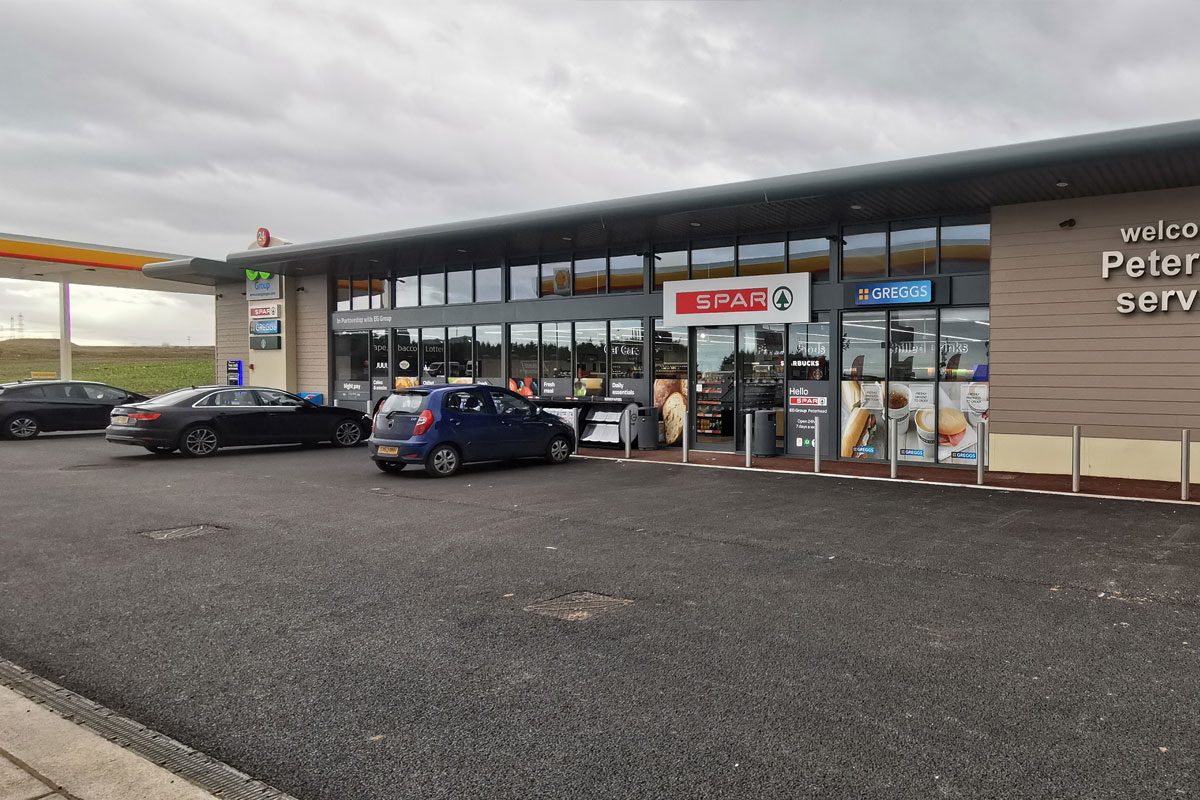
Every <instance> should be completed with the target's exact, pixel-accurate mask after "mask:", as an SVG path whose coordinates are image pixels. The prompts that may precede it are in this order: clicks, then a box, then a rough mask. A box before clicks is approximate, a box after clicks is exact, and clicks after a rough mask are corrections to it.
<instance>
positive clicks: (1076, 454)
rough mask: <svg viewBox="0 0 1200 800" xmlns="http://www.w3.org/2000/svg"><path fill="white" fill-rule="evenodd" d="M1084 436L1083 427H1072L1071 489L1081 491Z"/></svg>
mask: <svg viewBox="0 0 1200 800" xmlns="http://www.w3.org/2000/svg"><path fill="white" fill-rule="evenodd" d="M1082 440H1083V436H1082V434H1081V428H1080V427H1079V426H1078V425H1075V426H1074V427H1072V428H1071V491H1072V492H1078V491H1079V462H1080V451H1081V449H1082Z"/></svg>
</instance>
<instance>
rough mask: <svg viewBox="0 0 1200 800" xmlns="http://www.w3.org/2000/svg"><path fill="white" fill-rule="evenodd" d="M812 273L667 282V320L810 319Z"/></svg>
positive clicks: (710, 322)
mask: <svg viewBox="0 0 1200 800" xmlns="http://www.w3.org/2000/svg"><path fill="white" fill-rule="evenodd" d="M810 281H811V276H810V275H809V274H808V273H798V274H795V275H756V276H747V277H744V278H715V279H712V280H699V281H670V282H668V283H666V284H664V285H663V322H664V324H666V325H669V326H672V327H685V326H688V325H756V324H760V323H767V322H809V321H810V320H811V313H812V299H811V292H810V288H811V287H810Z"/></svg>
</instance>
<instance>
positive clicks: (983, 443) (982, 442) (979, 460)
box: [975, 419, 987, 486]
mask: <svg viewBox="0 0 1200 800" xmlns="http://www.w3.org/2000/svg"><path fill="white" fill-rule="evenodd" d="M978 436H979V438H978V439H977V440H976V442H975V483H976V484H977V485H979V486H983V457H984V454H985V453H987V420H986V419H984V420H980V421H979V432H978Z"/></svg>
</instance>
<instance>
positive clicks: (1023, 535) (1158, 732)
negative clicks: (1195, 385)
mask: <svg viewBox="0 0 1200 800" xmlns="http://www.w3.org/2000/svg"><path fill="white" fill-rule="evenodd" d="M0 474H2V475H3V479H2V480H0V509H3V518H2V521H0V656H3V657H6V658H9V659H12V660H13V661H16V662H18V663H20V664H22V665H23V666H26V667H29V668H30V669H33V670H35V671H36V672H39V673H40V674H42V675H44V676H46V677H48V678H50V679H52V680H55V681H57V682H59V683H61V684H63V685H65V686H67V687H69V688H71V689H73V690H75V691H78V692H80V693H82V694H85V695H87V696H88V697H90V698H92V699H94V700H96V701H98V702H101V703H103V704H105V705H108V706H110V707H111V708H113V709H114V710H116V711H118V712H120V713H122V714H126V715H128V716H131V717H133V718H135V719H137V720H139V721H141V722H143V723H145V724H146V725H149V726H152V727H154V728H157V729H159V730H161V731H163V732H164V733H166V734H168V735H170V736H173V737H175V738H177V739H180V740H181V741H184V742H185V743H187V744H189V745H192V746H194V747H197V748H200V749H202V750H204V751H206V752H208V753H210V754H211V755H213V756H216V757H218V758H221V759H223V760H225V761H227V762H229V763H230V764H232V765H234V766H236V767H238V768H239V769H242V770H245V771H247V772H249V773H250V774H251V775H254V776H255V777H258V778H261V779H262V780H265V781H267V782H268V783H271V784H274V785H276V786H278V787H280V788H281V789H284V790H286V791H289V792H291V793H293V794H295V795H297V796H298V797H301V798H330V799H332V798H339V799H341V798H348V797H355V798H393V797H424V798H428V797H445V798H464V797H480V798H483V797H487V798H510V797H511V798H531V797H562V798H613V797H668V796H670V797H689V798H692V797H730V798H732V797H739V798H740V797H780V798H783V797H789V798H794V797H854V798H863V797H871V798H876V797H879V798H890V797H896V798H901V797H904V798H907V797H924V796H929V797H972V798H978V797H1033V796H1038V797H1044V796H1055V797H1088V798H1129V797H1178V796H1192V793H1194V792H1195V791H1196V787H1197V785H1198V783H1200V778H1198V765H1197V757H1196V748H1197V736H1196V731H1197V730H1200V699H1198V698H1200V630H1198V626H1197V623H1198V622H1200V511H1197V510H1194V509H1192V508H1187V507H1181V506H1173V505H1165V504H1150V503H1138V502H1127V501H1097V500H1088V499H1083V498H1071V497H1052V496H1038V495H1028V494H1018V493H1005V492H1002V491H996V492H990V491H977V490H971V489H959V488H949V487H929V486H915V485H911V484H904V485H889V484H886V483H881V482H868V481H854V480H850V479H835V478H820V477H814V476H803V475H779V474H774V473H745V472H738V471H726V470H716V469H700V468H687V467H679V466H665V465H661V464H645V463H618V462H607V461H585V460H573V461H572V462H571V463H570V464H567V465H565V466H561V467H553V466H549V465H541V464H530V465H527V466H526V465H523V466H516V467H512V466H483V467H474V468H469V469H467V470H465V471H464V472H463V473H462V474H461V475H460V476H458V477H456V478H453V479H449V480H434V479H430V478H427V477H425V476H424V475H423V474H419V473H410V472H407V471H406V472H404V473H401V474H400V475H396V476H389V475H384V474H381V473H379V472H378V471H377V470H375V469H374V467H373V466H371V465H370V464H369V463H368V462H367V458H366V454H365V452H364V451H363V450H362V449H356V450H351V451H339V450H332V449H324V448H322V449H313V450H302V449H296V448H280V449H264V450H253V451H240V452H230V453H227V454H222V455H220V456H218V457H216V458H212V459H207V460H202V461H193V460H188V459H184V458H182V457H178V456H176V457H167V458H160V457H155V456H152V455H149V454H146V453H143V452H142V451H141V450H136V449H134V448H126V447H119V446H115V445H108V444H106V443H105V442H104V441H103V439H102V438H100V437H97V436H70V437H47V438H45V439H39V440H36V441H33V442H28V443H9V442H0ZM194 525H209V526H214V527H213V528H211V529H208V530H206V531H204V532H202V533H201V534H199V535H193V536H185V537H182V538H167V539H154V538H150V537H148V536H145V535H142V533H141V532H143V531H150V530H165V529H172V528H179V527H185V526H194ZM574 591H591V592H596V593H599V594H603V595H607V596H611V597H616V598H622V599H629V600H632V601H633V602H632V603H629V604H625V605H621V606H619V607H615V608H612V609H610V610H607V611H604V613H600V614H598V615H596V616H595V617H593V618H591V619H587V620H582V621H566V620H561V619H556V618H554V617H550V616H544V615H541V614H535V613H532V612H529V611H525V610H524V609H525V608H526V607H527V606H530V605H531V604H534V603H536V602H538V601H542V600H547V599H550V598H555V597H559V596H561V595H564V594H567V593H569V592H574Z"/></svg>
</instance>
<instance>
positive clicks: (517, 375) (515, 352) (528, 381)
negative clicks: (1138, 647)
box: [508, 324, 542, 397]
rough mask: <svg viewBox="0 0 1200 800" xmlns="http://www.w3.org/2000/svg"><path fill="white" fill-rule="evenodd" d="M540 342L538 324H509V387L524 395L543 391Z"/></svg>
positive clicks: (535, 394)
mask: <svg viewBox="0 0 1200 800" xmlns="http://www.w3.org/2000/svg"><path fill="white" fill-rule="evenodd" d="M538 342H539V338H538V326H537V325H536V324H524V325H509V326H508V388H509V389H511V390H512V391H514V392H517V393H518V394H520V395H522V396H524V397H537V396H538V395H539V394H540V392H541V386H542V385H541V371H540V370H539V369H538Z"/></svg>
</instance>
